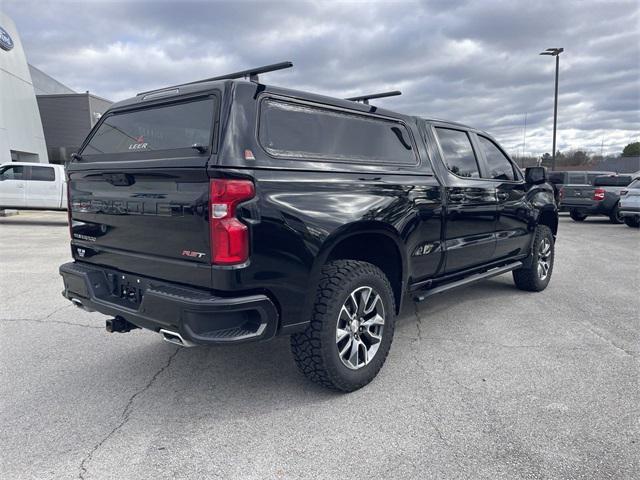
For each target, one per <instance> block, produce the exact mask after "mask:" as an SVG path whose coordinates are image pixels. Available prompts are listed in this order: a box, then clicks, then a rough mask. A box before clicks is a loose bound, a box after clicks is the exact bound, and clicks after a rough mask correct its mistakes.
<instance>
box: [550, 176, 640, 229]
mask: <svg viewBox="0 0 640 480" xmlns="http://www.w3.org/2000/svg"><path fill="white" fill-rule="evenodd" d="M549 181H550V183H551V184H552V185H553V188H554V192H555V195H556V203H557V204H558V205H559V208H560V210H561V211H568V212H569V215H570V216H571V218H572V219H573V220H574V221H576V222H582V221H584V220H585V219H586V218H587V217H588V216H592V215H605V216H607V217H609V219H610V221H611V223H614V224H620V223H625V224H627V225H628V226H629V227H632V228H639V227H640V171H638V172H635V173H632V174H616V173H615V172H593V171H576V172H562V171H554V172H550V173H549Z"/></svg>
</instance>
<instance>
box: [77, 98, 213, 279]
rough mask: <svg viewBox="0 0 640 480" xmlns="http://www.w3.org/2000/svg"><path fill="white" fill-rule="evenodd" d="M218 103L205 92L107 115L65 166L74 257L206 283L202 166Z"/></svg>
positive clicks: (207, 243)
mask: <svg viewBox="0 0 640 480" xmlns="http://www.w3.org/2000/svg"><path fill="white" fill-rule="evenodd" d="M218 104H219V103H218V102H217V99H216V97H215V96H208V97H206V98H200V99H195V100H193V99H191V100H189V101H188V102H184V101H183V102H179V103H175V102H174V103H172V104H160V105H154V106H152V107H150V108H143V109H140V108H138V109H136V110H133V111H122V112H117V113H113V114H107V115H106V116H105V118H104V119H103V120H102V121H101V123H100V125H99V126H98V127H97V128H96V129H95V130H94V132H93V133H92V136H90V139H89V141H88V143H87V144H86V145H85V146H84V148H83V151H82V160H81V161H79V162H76V163H72V164H71V165H70V167H69V179H70V181H69V194H70V205H71V212H70V216H71V219H72V227H71V229H72V232H71V235H72V252H73V256H74V258H76V259H78V260H81V261H84V262H89V263H93V264H97V265H103V266H107V267H112V268H115V269H118V270H121V271H124V272H130V273H134V274H138V275H141V276H148V277H155V278H159V279H163V280H167V281H173V282H179V283H185V284H187V283H188V284H190V285H198V286H202V287H210V286H211V264H210V239H209V223H208V217H207V212H208V199H209V177H208V175H207V170H206V165H207V162H208V160H209V157H210V154H211V151H212V147H213V145H214V138H213V137H214V135H213V130H214V125H215V121H214V118H215V117H216V111H217V108H216V105H218ZM194 143H196V144H199V145H201V146H203V147H205V148H206V151H204V152H201V151H199V150H197V149H194V148H191V145H193V144H194ZM200 150H203V148H201V149H200Z"/></svg>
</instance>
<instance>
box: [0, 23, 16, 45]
mask: <svg viewBox="0 0 640 480" xmlns="http://www.w3.org/2000/svg"><path fill="white" fill-rule="evenodd" d="M0 48H2V49H3V50H7V51H9V50H11V49H12V48H13V40H11V35H9V34H8V33H7V31H6V30H5V29H4V28H2V27H0Z"/></svg>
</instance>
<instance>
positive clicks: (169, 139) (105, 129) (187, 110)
mask: <svg viewBox="0 0 640 480" xmlns="http://www.w3.org/2000/svg"><path fill="white" fill-rule="evenodd" d="M215 108H216V98H215V97H207V98H205V99H199V100H192V101H189V102H181V103H174V104H170V105H166V104H164V105H159V106H154V107H149V108H145V109H138V110H130V111H125V112H121V113H113V114H110V115H107V116H106V117H105V118H104V120H103V121H102V123H101V124H100V126H99V127H98V129H97V130H96V131H95V133H94V134H93V135H92V136H91V139H90V140H89V142H88V143H87V145H86V146H85V147H84V149H83V151H82V156H83V157H92V156H94V155H96V156H97V155H101V154H122V153H127V154H136V153H144V152H154V151H162V150H179V149H184V150H185V154H191V152H192V149H191V147H192V145H194V144H199V145H203V146H209V145H210V144H211V135H212V132H213V122H214V114H215Z"/></svg>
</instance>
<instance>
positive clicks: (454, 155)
mask: <svg viewBox="0 0 640 480" xmlns="http://www.w3.org/2000/svg"><path fill="white" fill-rule="evenodd" d="M436 132H437V133H438V141H439V142H440V147H441V148H442V153H443V154H444V161H445V163H446V165H447V168H448V169H449V170H450V171H451V172H452V173H455V174H456V175H458V176H459V177H469V178H479V177H480V172H479V170H478V162H477V160H476V155H475V153H474V152H473V147H472V146H471V141H470V140H469V135H468V134H467V133H466V132H463V131H461V130H452V129H450V128H438V127H436Z"/></svg>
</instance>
